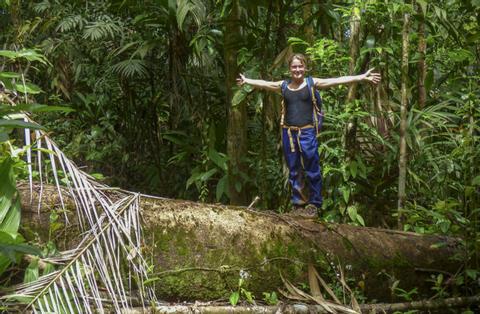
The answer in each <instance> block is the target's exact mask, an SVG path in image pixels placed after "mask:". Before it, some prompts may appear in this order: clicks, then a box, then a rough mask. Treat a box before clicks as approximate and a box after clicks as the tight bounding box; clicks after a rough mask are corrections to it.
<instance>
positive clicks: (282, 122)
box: [280, 80, 290, 126]
mask: <svg viewBox="0 0 480 314" xmlns="http://www.w3.org/2000/svg"><path fill="white" fill-rule="evenodd" d="M289 82H290V81H289V80H284V81H283V82H282V112H281V115H280V126H283V125H284V123H285V91H286V90H287V87H288V83H289Z"/></svg>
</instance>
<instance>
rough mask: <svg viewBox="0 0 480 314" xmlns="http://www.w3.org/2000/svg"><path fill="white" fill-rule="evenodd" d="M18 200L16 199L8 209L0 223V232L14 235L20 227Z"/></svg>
mask: <svg viewBox="0 0 480 314" xmlns="http://www.w3.org/2000/svg"><path fill="white" fill-rule="evenodd" d="M20 206H21V205H20V198H17V199H16V201H15V203H14V204H13V206H11V207H10V209H9V210H8V212H7V214H6V215H5V217H4V218H3V220H2V221H1V222H0V230H1V231H5V232H11V233H15V232H17V230H18V227H19V226H20Z"/></svg>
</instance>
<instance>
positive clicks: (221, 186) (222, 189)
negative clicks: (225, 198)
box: [215, 175, 228, 202]
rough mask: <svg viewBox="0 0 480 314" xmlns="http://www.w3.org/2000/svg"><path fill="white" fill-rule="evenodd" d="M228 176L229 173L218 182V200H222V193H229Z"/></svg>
mask: <svg viewBox="0 0 480 314" xmlns="http://www.w3.org/2000/svg"><path fill="white" fill-rule="evenodd" d="M227 188H228V176H227V175H224V176H223V177H222V178H221V179H220V180H218V183H217V188H216V193H215V194H216V198H217V202H219V201H220V199H221V198H222V195H224V194H225V195H227V191H228V189H227Z"/></svg>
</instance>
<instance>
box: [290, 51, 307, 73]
mask: <svg viewBox="0 0 480 314" xmlns="http://www.w3.org/2000/svg"><path fill="white" fill-rule="evenodd" d="M295 59H297V60H298V61H300V62H301V63H302V64H303V65H304V66H305V69H307V58H306V57H305V55H303V54H301V53H295V54H293V55H291V56H290V57H289V58H288V66H289V67H290V65H291V64H292V62H293V60H295Z"/></svg>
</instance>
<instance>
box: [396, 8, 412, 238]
mask: <svg viewBox="0 0 480 314" xmlns="http://www.w3.org/2000/svg"><path fill="white" fill-rule="evenodd" d="M409 20H410V15H409V14H408V13H404V15H403V30H402V37H403V41H402V99H401V105H400V154H399V155H400V156H399V159H398V170H399V174H398V229H400V230H402V229H403V223H404V213H403V211H404V208H405V199H406V191H405V185H406V179H407V139H406V137H407V127H408V126H407V106H408V103H407V102H408V98H407V82H408V47H409V39H408V30H409V24H410V21H409Z"/></svg>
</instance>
